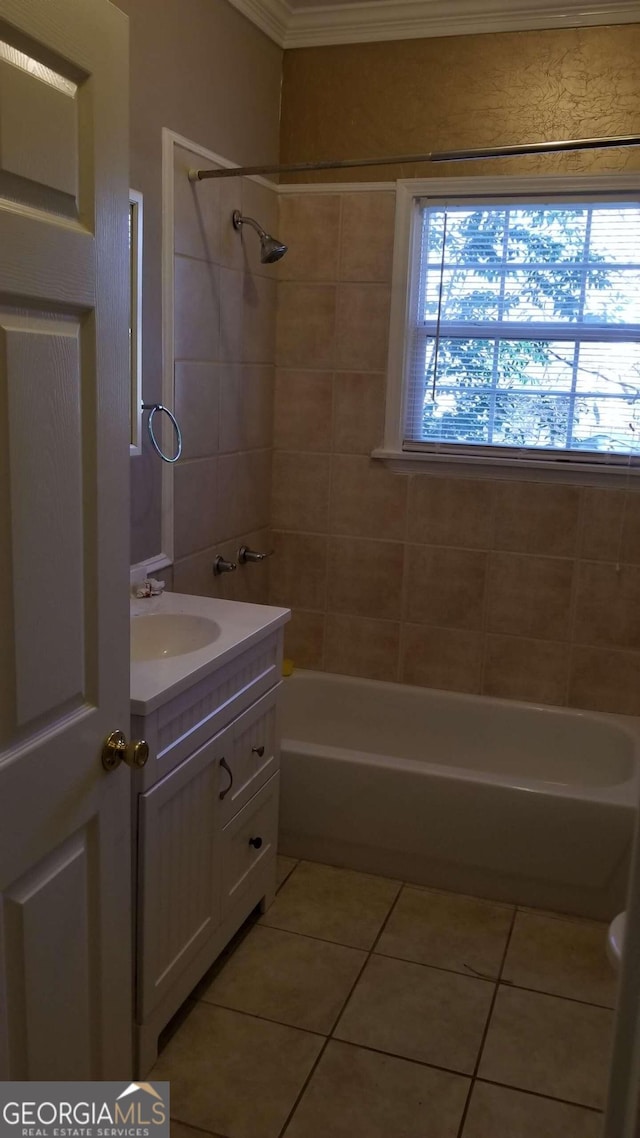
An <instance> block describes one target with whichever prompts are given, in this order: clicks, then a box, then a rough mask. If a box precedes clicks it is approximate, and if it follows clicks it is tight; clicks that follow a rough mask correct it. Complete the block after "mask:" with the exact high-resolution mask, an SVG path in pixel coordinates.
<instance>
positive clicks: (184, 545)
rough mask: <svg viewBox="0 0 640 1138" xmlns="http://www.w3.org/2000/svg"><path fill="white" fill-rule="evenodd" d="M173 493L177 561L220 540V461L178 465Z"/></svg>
mask: <svg viewBox="0 0 640 1138" xmlns="http://www.w3.org/2000/svg"><path fill="white" fill-rule="evenodd" d="M173 493H174V531H175V555H176V558H180V557H186V556H187V554H189V553H195V552H196V550H199V549H206V547H207V546H209V545H213V543H214V541H216V539H217V538H218V537H219V536H220V528H219V527H220V516H219V502H220V485H219V478H218V459H217V458H206V459H197V460H195V461H192V462H184V463H183V462H180V463H178V464H177V465H176V467H175V470H174V490H173ZM176 588H177V586H176Z"/></svg>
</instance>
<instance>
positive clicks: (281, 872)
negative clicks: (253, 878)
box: [276, 854, 298, 889]
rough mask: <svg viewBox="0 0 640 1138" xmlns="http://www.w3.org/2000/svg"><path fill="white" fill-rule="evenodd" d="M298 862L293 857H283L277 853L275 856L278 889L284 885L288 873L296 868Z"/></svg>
mask: <svg viewBox="0 0 640 1138" xmlns="http://www.w3.org/2000/svg"><path fill="white" fill-rule="evenodd" d="M297 864H298V862H297V860H296V858H295V857H284V856H283V854H278V858H277V871H276V872H277V878H276V887H277V888H278V889H279V888H280V886H281V885H284V883H285V881H286V880H287V877H288V876H289V874H290V873H291V872H292V871H293V870H294V869H295V868H296V866H297Z"/></svg>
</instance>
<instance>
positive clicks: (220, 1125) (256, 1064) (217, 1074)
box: [149, 1003, 323, 1138]
mask: <svg viewBox="0 0 640 1138" xmlns="http://www.w3.org/2000/svg"><path fill="white" fill-rule="evenodd" d="M322 1043H323V1040H322V1039H321V1038H320V1036H317V1035H309V1034H308V1033H307V1032H305V1031H297V1030H295V1028H291V1027H282V1026H281V1025H280V1024H276V1023H266V1022H265V1021H264V1020H260V1019H254V1018H253V1017H252V1016H245V1015H239V1014H238V1012H231V1011H227V1010H226V1009H225V1008H215V1007H212V1006H211V1005H210V1004H204V1003H199V1004H197V1005H196V1007H194V1009H193V1011H192V1012H191V1014H190V1015H189V1018H188V1019H187V1020H186V1021H185V1022H184V1023H183V1024H182V1026H181V1027H180V1029H179V1030H178V1031H177V1032H176V1034H175V1035H174V1037H173V1038H172V1040H171V1042H170V1043H169V1044H168V1045H167V1047H166V1049H165V1050H164V1051H163V1052H162V1054H161V1055H160V1057H159V1059H158V1061H157V1063H156V1065H155V1067H154V1068H153V1070H152V1071H151V1073H150V1075H149V1079H150V1081H151V1082H154V1081H155V1080H161V1079H168V1080H169V1082H170V1083H171V1112H172V1114H174V1115H175V1116H176V1118H178V1119H179V1120H180V1121H181V1122H185V1123H186V1124H187V1125H191V1126H197V1127H199V1128H200V1129H202V1130H208V1131H209V1132H213V1133H214V1134H215V1133H218V1134H224V1135H226V1136H227V1138H277V1135H278V1134H279V1132H280V1130H281V1128H282V1126H283V1125H284V1123H285V1120H286V1118H287V1115H288V1113H289V1111H290V1110H291V1107H292V1106H293V1104H294V1102H295V1100H296V1098H297V1096H298V1094H299V1093H300V1090H301V1089H302V1086H303V1085H304V1081H305V1079H306V1078H307V1076H308V1074H309V1072H310V1070H311V1068H312V1066H313V1063H314V1061H315V1059H316V1058H317V1056H318V1053H319V1051H320V1048H321V1047H322Z"/></svg>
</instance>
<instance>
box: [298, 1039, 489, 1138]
mask: <svg viewBox="0 0 640 1138" xmlns="http://www.w3.org/2000/svg"><path fill="white" fill-rule="evenodd" d="M468 1086H469V1081H468V1079H465V1078H461V1077H460V1076H459V1075H450V1074H447V1073H445V1072H444V1071H434V1070H432V1069H431V1068H429V1067H422V1066H421V1065H420V1064H418V1063H407V1062H406V1061H405V1060H404V1059H396V1058H393V1057H392V1056H391V1055H376V1054H375V1053H374V1052H372V1051H363V1050H362V1048H360V1047H349V1046H348V1045H346V1044H344V1043H334V1042H331V1043H330V1044H329V1046H328V1047H327V1050H326V1051H325V1053H324V1055H323V1056H322V1059H321V1060H320V1062H319V1064H318V1067H317V1069H316V1070H315V1071H314V1073H313V1076H312V1078H311V1080H310V1082H309V1086H308V1087H307V1089H306V1091H305V1093H304V1095H303V1097H302V1100H301V1102H300V1104H299V1106H298V1107H297V1109H296V1112H295V1114H294V1116H293V1118H292V1120H291V1122H290V1124H289V1126H288V1127H287V1129H286V1131H285V1135H286V1138H455V1136H456V1134H457V1131H458V1125H459V1122H460V1118H461V1116H462V1110H463V1108H464V1103H465V1099H466V1096H467V1090H468Z"/></svg>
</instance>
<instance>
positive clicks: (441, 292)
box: [386, 178, 640, 468]
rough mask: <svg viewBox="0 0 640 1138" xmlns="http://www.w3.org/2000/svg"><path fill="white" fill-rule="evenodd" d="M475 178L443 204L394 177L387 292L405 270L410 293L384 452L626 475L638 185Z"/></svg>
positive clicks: (639, 395) (636, 388)
mask: <svg viewBox="0 0 640 1138" xmlns="http://www.w3.org/2000/svg"><path fill="white" fill-rule="evenodd" d="M517 181H518V183H519V185H522V182H521V180H517ZM554 182H555V183H556V189H555V192H554V189H553V183H554ZM598 182H599V183H600V184H599V185H598V184H597V183H598ZM433 185H434V183H431V184H429V183H426V186H427V187H429V189H430V186H433ZM457 185H458V186H460V185H461V182H460V181H458V182H457ZM472 185H473V190H474V192H473V193H471V194H469V195H468V196H467V194H466V193H465V194H463V195H461V194H460V193H459V191H458V194H457V196H456V197H455V198H454V197H453V195H449V194H447V195H445V194H442V192H437V186H436V193H433V192H429V193H428V195H427V194H417V193H416V190H415V184H414V186H413V188H412V189H410V187H411V184H410V183H404V184H403V188H404V193H405V197H406V195H407V194H410V199H411V200H410V202H409V203H408V208H406V209H405V213H406V219H405V221H404V224H405V230H406V231H405V233H404V246H405V249H404V265H402V263H401V262H402V260H403V258H402V256H400V257H398V256H397V257H396V266H395V273H394V290H395V291H397V290H398V287H399V284H400V282H399V280H398V276H399V273H401V272H402V273H404V279H405V282H406V281H407V280H408V288H407V287H406V283H405V287H404V289H403V290H402V291H403V292H404V294H405V296H406V300H405V303H404V306H403V308H404V311H403V312H402V313H401V312H399V305H398V303H397V298H396V313H395V321H396V327H395V335H393V333H394V329H393V327H392V358H391V361H390V363H391V370H392V372H393V369H394V368H395V369H396V371H397V373H398V374H397V376H396V383H395V384H394V382H393V375H392V377H391V383H390V407H389V408H388V411H390V412H391V414H390V419H391V426H390V425H389V423H388V430H387V443H386V446H387V447H389V445H391V448H392V449H395V450H400V449H402V451H404V452H405V453H407V454H412V455H413V456H414V457H415V456H420V455H421V456H424V457H426V456H430V457H431V458H433V457H435V456H438V457H439V458H440V459H443V458H449V459H451V458H452V457H464V458H466V459H468V460H473V461H475V462H478V461H489V462H493V463H496V462H499V463H505V462H508V463H514V462H515V463H520V462H522V461H526V462H527V463H528V464H529V463H531V462H540V463H544V464H545V465H547V466H548V465H549V464H553V463H555V464H558V463H560V462H562V463H565V464H566V463H569V464H580V465H581V466H585V465H588V466H594V467H600V466H603V465H604V466H612V467H615V466H618V467H622V468H628V466H629V461H630V460H629V456H630V455H638V456H639V457H640V199H639V195H638V192H637V190H636V191H635V192H634V191H631V192H630V190H629V185H628V184H627V186H625V187H621V189H619V190H614V189H613V186H614V185H615V180H614V179H611V178H608V179H594V180H593V181H592V182H591V183H590V184H589V183H588V184H587V185H588V189H587V192H585V182H584V181H578V180H576V179H573V180H571V181H569V180H568V179H564V180H563V181H562V183H561V184H560V185H558V180H557V179H544V180H539V181H538V185H537V186H536V190H535V192H531V191H529V192H526V193H511V192H510V189H511V187H512V186H513V180H511V179H503V180H501V182H499V183H496V182H492V183H491V185H490V186H487V184H486V183H484V182H483V180H481V179H474V180H473V183H472ZM574 187H575V188H574ZM450 188H451V183H449V189H450ZM483 189H484V193H483V192H482V190H483ZM496 189H498V190H499V193H496V192H495V190H496ZM545 190H546V192H545ZM402 224H403V218H402V216H400V217H399V222H398V225H399V226H400V227H401V226H402ZM400 238H401V245H402V238H403V234H402V232H400ZM396 239H398V226H397V228H396ZM401 252H402V250H401ZM400 319H402V326H401V335H399V331H400V329H399V328H398V325H399V322H400ZM394 341H395V348H394ZM394 351H395V358H394ZM398 380H399V382H398ZM394 400H395V406H394V405H393V404H394ZM394 417H395V438H394V437H393V435H394V427H393V419H394ZM390 435H391V437H390Z"/></svg>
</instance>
